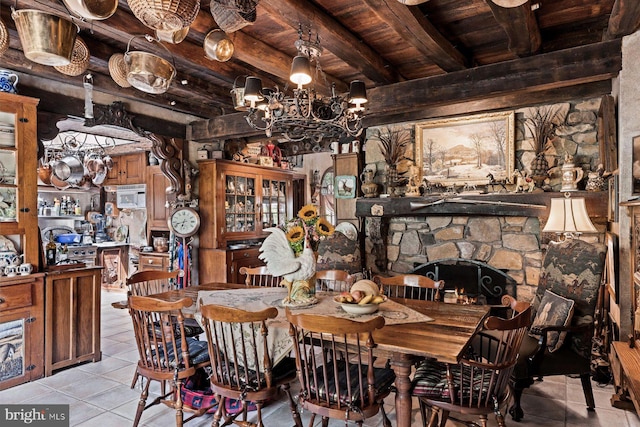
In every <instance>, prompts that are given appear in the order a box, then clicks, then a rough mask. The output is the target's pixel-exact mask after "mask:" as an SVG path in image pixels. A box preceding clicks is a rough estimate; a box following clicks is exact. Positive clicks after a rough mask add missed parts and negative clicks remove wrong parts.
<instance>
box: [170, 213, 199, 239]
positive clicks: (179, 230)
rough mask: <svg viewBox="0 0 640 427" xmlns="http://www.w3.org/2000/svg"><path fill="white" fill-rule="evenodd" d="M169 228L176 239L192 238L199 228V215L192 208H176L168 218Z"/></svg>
mask: <svg viewBox="0 0 640 427" xmlns="http://www.w3.org/2000/svg"><path fill="white" fill-rule="evenodd" d="M169 228H170V229H171V231H173V232H174V234H175V235H176V236H178V237H189V236H193V235H194V234H196V233H197V232H198V229H199V228H200V215H199V214H198V212H196V211H195V209H193V208H189V207H182V208H177V209H176V210H175V211H173V213H172V214H171V217H169Z"/></svg>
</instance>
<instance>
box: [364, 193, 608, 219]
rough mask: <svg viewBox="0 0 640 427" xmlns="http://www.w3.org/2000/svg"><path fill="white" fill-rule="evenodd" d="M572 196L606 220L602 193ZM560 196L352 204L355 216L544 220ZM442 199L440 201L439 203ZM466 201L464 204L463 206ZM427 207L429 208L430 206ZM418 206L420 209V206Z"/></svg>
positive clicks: (413, 199) (485, 196)
mask: <svg viewBox="0 0 640 427" xmlns="http://www.w3.org/2000/svg"><path fill="white" fill-rule="evenodd" d="M571 196H572V197H584V199H585V202H586V205H587V212H589V216H590V217H591V218H594V219H601V218H604V220H605V221H606V218H607V198H608V194H607V192H606V191H595V192H592V191H573V192H571ZM557 197H564V193H560V192H544V193H494V194H469V195H465V194H461V195H458V196H452V197H448V199H451V200H448V201H447V198H445V197H443V196H439V195H429V196H425V197H390V198H364V197H360V198H358V200H357V201H356V216H357V217H382V218H388V217H396V216H433V215H460V216H476V215H482V216H484V215H493V216H531V217H538V218H540V219H544V220H546V218H547V216H548V214H549V207H550V205H551V199H552V198H557ZM442 200H445V201H444V202H441V201H442ZM467 202H468V203H467ZM430 204H431V205H430ZM421 206H422V207H421Z"/></svg>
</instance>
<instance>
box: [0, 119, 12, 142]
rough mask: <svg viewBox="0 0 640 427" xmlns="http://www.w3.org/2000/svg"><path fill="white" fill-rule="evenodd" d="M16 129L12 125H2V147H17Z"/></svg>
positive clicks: (0, 126) (0, 134) (0, 128)
mask: <svg viewBox="0 0 640 427" xmlns="http://www.w3.org/2000/svg"><path fill="white" fill-rule="evenodd" d="M14 134H15V128H14V127H13V125H11V124H7V123H0V145H4V146H14V145H15V135H14Z"/></svg>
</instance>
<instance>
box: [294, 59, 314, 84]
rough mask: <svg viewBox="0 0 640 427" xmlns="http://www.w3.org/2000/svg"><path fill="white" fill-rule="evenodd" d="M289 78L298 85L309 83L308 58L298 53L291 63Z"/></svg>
mask: <svg viewBox="0 0 640 427" xmlns="http://www.w3.org/2000/svg"><path fill="white" fill-rule="evenodd" d="M289 80H291V81H292V82H293V83H295V84H297V85H298V87H300V86H302V85H306V84H309V83H311V64H310V63H309V58H307V57H306V56H304V55H298V56H296V57H295V58H293V62H292V63H291V74H290V75H289Z"/></svg>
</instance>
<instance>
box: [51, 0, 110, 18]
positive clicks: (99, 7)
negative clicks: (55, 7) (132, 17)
mask: <svg viewBox="0 0 640 427" xmlns="http://www.w3.org/2000/svg"><path fill="white" fill-rule="evenodd" d="M62 1H63V2H64V4H65V6H67V9H69V11H70V12H71V13H74V14H76V15H78V16H80V17H81V18H85V19H88V20H90V21H100V20H103V19H107V18H110V17H111V16H112V15H113V14H114V13H116V10H118V0H62Z"/></svg>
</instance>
